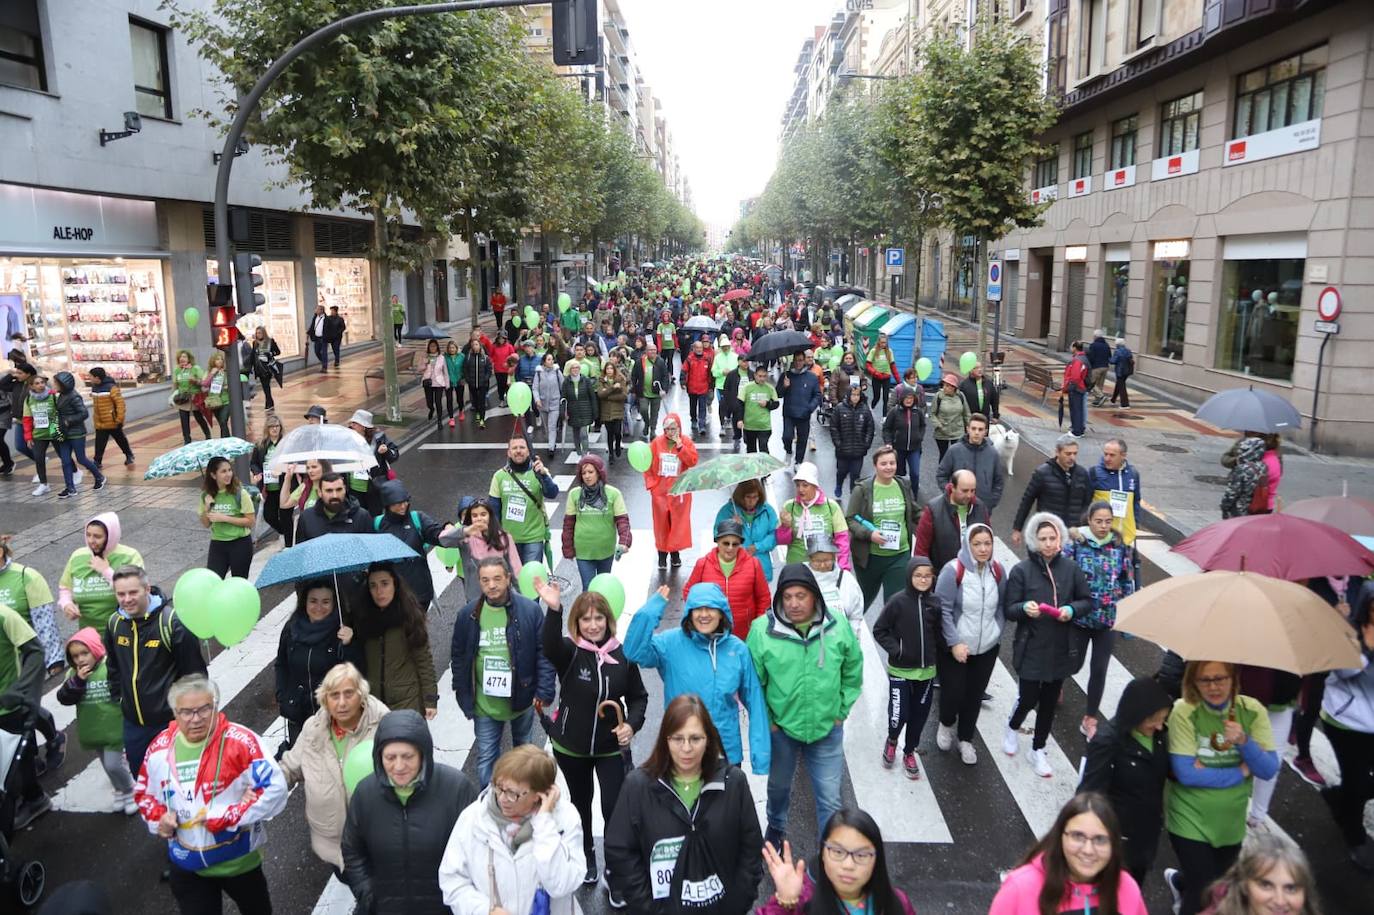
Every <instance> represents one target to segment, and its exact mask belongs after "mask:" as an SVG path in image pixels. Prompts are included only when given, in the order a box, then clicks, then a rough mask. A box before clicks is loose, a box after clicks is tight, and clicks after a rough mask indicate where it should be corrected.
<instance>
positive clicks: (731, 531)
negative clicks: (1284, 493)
mask: <svg viewBox="0 0 1374 915" xmlns="http://www.w3.org/2000/svg"><path fill="white" fill-rule="evenodd" d="M722 537H738V538H739V539H740V541H741V542H742V541H743V540H744V525H743V524H740V523H739V522H738V521H736V520H735V519H734V518H726V519H725V520H724V521H722V522H720V524H717V525H716V539H717V540H719V539H720V538H722Z"/></svg>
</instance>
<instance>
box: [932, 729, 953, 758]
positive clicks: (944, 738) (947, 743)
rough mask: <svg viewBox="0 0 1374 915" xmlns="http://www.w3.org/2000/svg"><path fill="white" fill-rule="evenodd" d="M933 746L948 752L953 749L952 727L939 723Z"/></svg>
mask: <svg viewBox="0 0 1374 915" xmlns="http://www.w3.org/2000/svg"><path fill="white" fill-rule="evenodd" d="M935 746H937V747H939V748H940V749H941V750H943V751H944V752H949V751H950V750H952V749H954V728H952V727H948V726H946V725H943V724H942V725H940V727H939V729H938V730H936V732H935Z"/></svg>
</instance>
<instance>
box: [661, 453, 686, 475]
mask: <svg viewBox="0 0 1374 915" xmlns="http://www.w3.org/2000/svg"><path fill="white" fill-rule="evenodd" d="M681 466H682V462H681V461H680V460H678V456H677V455H676V454H667V453H664V454H661V455H659V456H658V475H659V476H661V477H675V476H677V474H678V469H679V468H680V467H681Z"/></svg>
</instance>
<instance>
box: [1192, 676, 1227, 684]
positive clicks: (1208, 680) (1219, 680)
mask: <svg viewBox="0 0 1374 915" xmlns="http://www.w3.org/2000/svg"><path fill="white" fill-rule="evenodd" d="M1230 682H1231V678H1230V677H1229V676H1226V677H1198V678H1197V685H1198V686H1224V685H1225V684H1227V683H1230Z"/></svg>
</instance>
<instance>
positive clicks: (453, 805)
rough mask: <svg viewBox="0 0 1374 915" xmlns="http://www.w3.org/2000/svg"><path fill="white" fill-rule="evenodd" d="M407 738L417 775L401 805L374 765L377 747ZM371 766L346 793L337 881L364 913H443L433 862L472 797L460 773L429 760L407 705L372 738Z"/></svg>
mask: <svg viewBox="0 0 1374 915" xmlns="http://www.w3.org/2000/svg"><path fill="white" fill-rule="evenodd" d="M397 740H403V741H405V742H406V743H410V744H414V745H415V746H416V747H418V748H419V749H420V756H421V758H422V759H423V763H422V768H421V770H420V776H419V781H418V783H417V784H416V787H415V793H414V794H412V795H411V796H410V800H409V801H408V802H406V803H405V804H402V803H401V801H400V799H399V798H397V797H396V791H395V789H394V788H392V787H391V785H390V783H389V781H388V779H387V776H386V772H385V771H383V769H382V749H383V748H384V747H385V746H386V745H387V744H388V743H392V742H394V741H397ZM372 758H373V772H372V774H371V775H368V776H366V777H365V778H364V779H363V780H362V781H361V782H359V783H358V787H357V788H356V789H354V791H353V797H352V798H350V799H349V801H348V818H347V819H346V820H345V821H344V833H343V842H342V847H343V860H344V872H343V881H344V883H347V884H348V888H349V889H351V890H352V891H353V896H354V898H356V899H357V900H358V911H359V912H360V913H368V915H449V909H448V906H446V905H444V897H443V893H442V892H441V891H440V890H439V862H440V861H442V860H443V857H444V849H445V847H447V845H448V837H449V834H450V833H451V832H453V826H454V824H455V823H457V822H458V815H459V814H460V813H462V812H463V809H464V808H465V807H467V806H468V805H469V804H471V803H472V802H473V801H475V800H477V789H476V788H475V787H474V786H473V784H472V782H471V781H470V780H469V779H468V777H467V776H466V775H464V774H463V773H462V772H459V771H458V770H457V769H454V768H452V767H450V766H444V765H438V764H436V763H435V762H434V743H433V741H432V740H431V738H430V736H429V726H428V725H426V724H425V719H424V718H422V717H420V713H419V712H416V711H413V710H411V709H403V710H401V711H397V712H387V713H386V715H384V716H382V721H381V723H380V724H378V725H377V736H376V737H375V738H373V750H372Z"/></svg>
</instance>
